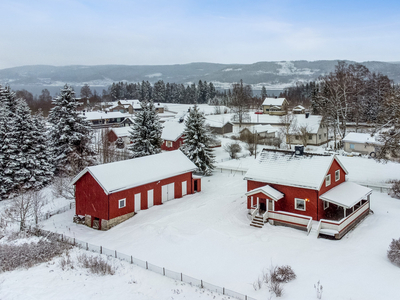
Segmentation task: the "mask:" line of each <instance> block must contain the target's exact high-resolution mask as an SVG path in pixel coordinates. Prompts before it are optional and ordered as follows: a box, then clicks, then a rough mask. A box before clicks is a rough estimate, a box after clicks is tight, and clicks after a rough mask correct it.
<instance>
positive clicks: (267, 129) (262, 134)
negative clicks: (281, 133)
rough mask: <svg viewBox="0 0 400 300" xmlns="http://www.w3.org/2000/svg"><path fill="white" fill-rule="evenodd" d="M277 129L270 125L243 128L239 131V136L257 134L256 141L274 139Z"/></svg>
mask: <svg viewBox="0 0 400 300" xmlns="http://www.w3.org/2000/svg"><path fill="white" fill-rule="evenodd" d="M277 130H278V129H277V128H275V127H273V126H272V125H269V124H268V125H254V126H250V127H245V128H243V129H242V130H241V131H240V134H254V135H255V134H257V138H258V139H263V138H274V137H275V132H276V131H277Z"/></svg>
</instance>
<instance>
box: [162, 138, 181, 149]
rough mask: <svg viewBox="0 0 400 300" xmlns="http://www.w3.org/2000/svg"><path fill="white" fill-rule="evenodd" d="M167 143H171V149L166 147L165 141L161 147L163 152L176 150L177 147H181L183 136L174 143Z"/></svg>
mask: <svg viewBox="0 0 400 300" xmlns="http://www.w3.org/2000/svg"><path fill="white" fill-rule="evenodd" d="M168 142H172V147H167V140H165V141H164V142H163V143H162V145H161V150H165V151H172V150H178V149H179V147H180V146H181V145H183V136H181V137H180V138H179V139H177V140H176V141H175V142H174V141H168Z"/></svg>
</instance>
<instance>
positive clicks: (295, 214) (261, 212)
mask: <svg viewBox="0 0 400 300" xmlns="http://www.w3.org/2000/svg"><path fill="white" fill-rule="evenodd" d="M297 150H298V154H297V155H296V154H295V153H293V152H287V151H273V150H272V151H271V150H267V149H264V150H263V151H262V152H261V153H260V160H259V162H258V164H256V165H255V166H253V167H252V168H250V169H249V171H248V172H247V173H246V176H245V179H247V193H246V195H247V208H248V209H249V210H250V213H251V215H252V224H251V225H252V226H255V227H262V226H263V225H264V223H265V222H270V223H271V224H277V225H278V224H279V225H287V226H294V227H297V228H303V229H305V230H307V231H308V232H309V231H310V230H311V226H312V220H316V221H320V223H319V228H318V232H319V234H321V235H330V236H334V237H335V238H341V237H342V236H343V235H344V234H346V233H347V232H348V231H349V230H350V229H351V228H353V227H354V226H355V225H356V224H357V223H358V222H360V221H361V220H362V219H363V218H364V217H365V216H366V215H367V214H368V213H369V204H370V201H369V200H370V199H369V195H370V194H371V193H372V190H371V189H369V188H366V187H363V186H360V185H357V184H355V183H352V182H347V181H346V174H348V172H347V170H346V169H345V167H344V166H343V164H342V163H341V162H340V160H339V159H338V157H336V156H324V155H315V154H306V153H303V148H302V147H298V148H297Z"/></svg>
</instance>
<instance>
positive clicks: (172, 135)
mask: <svg viewBox="0 0 400 300" xmlns="http://www.w3.org/2000/svg"><path fill="white" fill-rule="evenodd" d="M163 127H164V128H163V131H162V134H161V139H162V140H163V143H162V145H161V149H162V150H166V151H172V150H177V149H179V147H180V146H182V145H183V130H184V129H185V125H184V123H182V122H181V123H180V122H178V121H176V120H173V121H169V122H165V123H164V124H163Z"/></svg>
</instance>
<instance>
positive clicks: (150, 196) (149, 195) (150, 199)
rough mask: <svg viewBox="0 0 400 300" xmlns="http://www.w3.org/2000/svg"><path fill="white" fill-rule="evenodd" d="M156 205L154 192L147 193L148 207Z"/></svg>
mask: <svg viewBox="0 0 400 300" xmlns="http://www.w3.org/2000/svg"><path fill="white" fill-rule="evenodd" d="M153 205H154V190H148V191H147V207H148V208H150V207H152V206H153Z"/></svg>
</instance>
